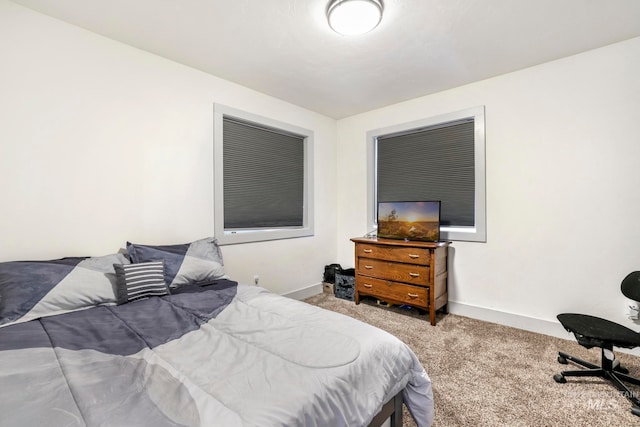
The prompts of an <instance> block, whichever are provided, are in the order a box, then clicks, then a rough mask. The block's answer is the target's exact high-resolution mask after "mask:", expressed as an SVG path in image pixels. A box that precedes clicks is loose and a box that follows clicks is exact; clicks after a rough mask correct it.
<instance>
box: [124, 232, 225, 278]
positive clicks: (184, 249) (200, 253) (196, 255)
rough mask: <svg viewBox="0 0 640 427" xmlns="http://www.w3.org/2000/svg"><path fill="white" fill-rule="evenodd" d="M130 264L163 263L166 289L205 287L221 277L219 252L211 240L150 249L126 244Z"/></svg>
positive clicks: (222, 269)
mask: <svg viewBox="0 0 640 427" xmlns="http://www.w3.org/2000/svg"><path fill="white" fill-rule="evenodd" d="M127 252H128V253H129V258H130V260H131V262H132V263H134V264H138V263H142V262H150V261H161V260H162V261H164V268H165V280H166V283H167V284H168V285H169V287H170V288H172V289H173V288H178V287H180V286H184V285H188V284H198V285H206V284H209V283H213V282H215V281H216V280H219V279H227V278H228V277H227V276H226V275H225V274H224V264H223V261H222V252H221V251H220V247H219V246H218V241H217V240H216V239H215V238H214V237H209V238H206V239H200V240H196V241H195V242H191V243H184V244H179V245H164V246H151V245H141V244H137V243H131V242H127Z"/></svg>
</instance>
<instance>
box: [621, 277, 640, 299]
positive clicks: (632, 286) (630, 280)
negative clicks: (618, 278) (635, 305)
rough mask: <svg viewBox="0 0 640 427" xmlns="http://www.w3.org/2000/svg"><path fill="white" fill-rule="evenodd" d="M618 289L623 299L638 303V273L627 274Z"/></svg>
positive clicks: (639, 289)
mask: <svg viewBox="0 0 640 427" xmlns="http://www.w3.org/2000/svg"><path fill="white" fill-rule="evenodd" d="M620 289H621V290H622V293H623V294H624V296H625V297H627V298H629V299H632V300H634V301H640V271H634V272H632V273H629V274H628V275H627V277H625V278H624V280H622V284H621V285H620Z"/></svg>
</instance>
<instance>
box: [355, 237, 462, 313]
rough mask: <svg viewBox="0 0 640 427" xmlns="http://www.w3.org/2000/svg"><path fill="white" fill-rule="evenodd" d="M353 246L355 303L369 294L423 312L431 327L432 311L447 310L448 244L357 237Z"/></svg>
mask: <svg viewBox="0 0 640 427" xmlns="http://www.w3.org/2000/svg"><path fill="white" fill-rule="evenodd" d="M351 241H352V242H354V243H355V244H356V258H355V264H356V289H355V302H356V304H359V303H360V297H361V296H363V295H369V296H373V297H376V298H379V299H380V300H382V301H385V302H389V303H393V304H405V305H410V306H412V307H417V308H420V309H423V310H427V312H428V313H429V320H430V321H431V324H432V325H435V324H436V311H437V310H439V309H441V308H442V309H443V310H444V312H445V313H446V311H447V302H448V294H447V248H448V246H449V244H450V243H449V242H416V241H404V240H391V239H378V238H364V237H362V238H360V237H354V238H353V239H351Z"/></svg>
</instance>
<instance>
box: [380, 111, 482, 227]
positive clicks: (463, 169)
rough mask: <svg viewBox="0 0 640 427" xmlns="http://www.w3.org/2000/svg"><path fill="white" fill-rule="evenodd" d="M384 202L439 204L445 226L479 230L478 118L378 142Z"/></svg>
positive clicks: (382, 200) (385, 136)
mask: <svg viewBox="0 0 640 427" xmlns="http://www.w3.org/2000/svg"><path fill="white" fill-rule="evenodd" d="M376 154H377V155H376V161H377V164H376V168H377V175H376V176H377V178H376V181H377V182H376V188H377V193H376V197H377V200H378V201H380V202H393V201H418V200H440V201H441V202H442V204H441V224H442V225H452V226H474V225H475V224H474V221H475V219H474V210H475V200H474V194H475V161H474V120H473V119H465V120H462V121H456V122H450V123H446V124H443V125H438V126H434V127H429V128H424V129H416V130H413V131H410V132H405V133H402V134H394V135H384V136H379V137H378V138H377V143H376Z"/></svg>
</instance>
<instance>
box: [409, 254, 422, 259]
mask: <svg viewBox="0 0 640 427" xmlns="http://www.w3.org/2000/svg"><path fill="white" fill-rule="evenodd" d="M409 258H412V259H416V258H420V255H418V254H409Z"/></svg>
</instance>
